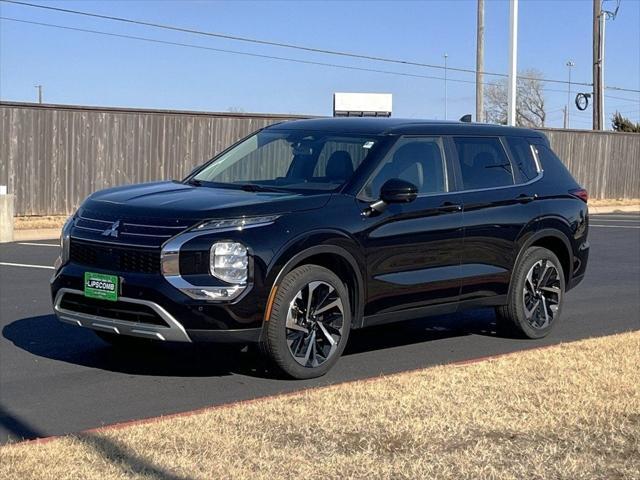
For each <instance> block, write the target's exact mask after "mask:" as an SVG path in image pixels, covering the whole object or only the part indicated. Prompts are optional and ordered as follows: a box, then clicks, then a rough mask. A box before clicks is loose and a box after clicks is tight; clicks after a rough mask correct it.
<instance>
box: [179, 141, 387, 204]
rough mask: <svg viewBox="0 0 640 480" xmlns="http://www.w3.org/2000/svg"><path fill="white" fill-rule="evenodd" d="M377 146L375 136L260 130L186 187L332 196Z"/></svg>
mask: <svg viewBox="0 0 640 480" xmlns="http://www.w3.org/2000/svg"><path fill="white" fill-rule="evenodd" d="M376 143H377V138H376V137H375V136H367V137H364V136H358V135H343V134H335V133H333V134H331V133H328V132H308V131H304V132H301V131H282V130H275V131H274V130H271V131H269V130H263V131H261V132H258V133H256V134H255V135H252V136H251V137H249V138H247V139H246V140H244V141H243V142H241V143H239V144H238V145H236V146H235V147H233V148H232V149H231V150H229V151H228V152H226V153H224V154H222V155H220V156H219V157H218V158H216V159H214V160H213V161H212V162H211V163H209V164H208V165H207V166H205V167H204V168H203V169H202V170H201V171H200V172H198V173H197V174H196V175H195V176H193V177H191V178H190V179H188V181H189V182H190V183H192V184H195V185H204V186H207V185H208V184H209V185H210V186H221V187H231V188H243V189H245V190H274V191H277V190H285V191H322V192H326V191H332V190H336V189H338V188H339V187H341V186H342V185H343V184H345V183H346V182H347V181H348V180H349V179H350V178H351V176H352V175H353V172H354V170H355V169H356V168H357V167H358V166H359V165H360V164H361V163H362V162H363V161H364V159H365V158H366V157H367V155H369V152H371V150H372V149H373V147H374V146H375V145H376Z"/></svg>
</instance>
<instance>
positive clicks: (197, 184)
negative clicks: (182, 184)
mask: <svg viewBox="0 0 640 480" xmlns="http://www.w3.org/2000/svg"><path fill="white" fill-rule="evenodd" d="M187 183H188V184H189V185H193V186H194V187H201V186H202V182H201V181H200V180H196V179H195V178H190V179H189V180H188V181H187Z"/></svg>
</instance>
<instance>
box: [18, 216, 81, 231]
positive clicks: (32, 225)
mask: <svg viewBox="0 0 640 480" xmlns="http://www.w3.org/2000/svg"><path fill="white" fill-rule="evenodd" d="M67 218H68V215H43V216H34V217H14V218H13V228H14V229H16V230H33V229H36V228H62V225H64V222H65V220H66V219H67Z"/></svg>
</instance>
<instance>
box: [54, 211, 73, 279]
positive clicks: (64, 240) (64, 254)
mask: <svg viewBox="0 0 640 480" xmlns="http://www.w3.org/2000/svg"><path fill="white" fill-rule="evenodd" d="M74 215H75V214H74ZM74 215H71V216H70V217H69V218H67V221H66V222H64V225H63V226H62V230H61V231H60V256H59V257H58V260H57V261H56V265H55V267H56V270H57V269H58V268H60V267H61V266H62V265H64V264H65V263H67V262H68V261H69V248H70V244H71V226H72V225H73V217H74Z"/></svg>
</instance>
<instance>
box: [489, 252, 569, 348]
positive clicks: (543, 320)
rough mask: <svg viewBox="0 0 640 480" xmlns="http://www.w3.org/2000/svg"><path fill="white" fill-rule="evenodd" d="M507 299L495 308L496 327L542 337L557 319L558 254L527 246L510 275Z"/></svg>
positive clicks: (559, 291)
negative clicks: (509, 289)
mask: <svg viewBox="0 0 640 480" xmlns="http://www.w3.org/2000/svg"><path fill="white" fill-rule="evenodd" d="M511 282H512V285H511V291H510V293H509V303H508V304H507V305H504V306H500V307H497V308H496V321H497V324H498V327H499V328H501V329H503V330H505V331H507V332H509V333H513V334H515V335H517V336H520V337H525V338H543V337H546V336H547V335H548V334H549V332H550V331H551V330H552V328H553V327H554V325H555V324H557V323H558V321H559V319H560V313H561V310H562V301H563V300H564V292H565V279H564V272H563V271H562V266H561V264H560V260H558V257H557V256H556V255H555V254H554V253H553V252H552V251H550V250H547V249H546V248H542V247H531V248H529V249H527V251H526V252H525V254H524V256H523V257H522V260H521V261H520V262H519V264H518V265H517V267H516V268H515V270H514V273H513V276H512V279H511Z"/></svg>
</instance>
